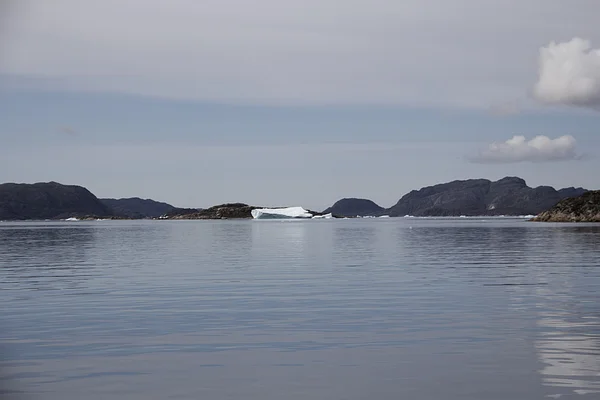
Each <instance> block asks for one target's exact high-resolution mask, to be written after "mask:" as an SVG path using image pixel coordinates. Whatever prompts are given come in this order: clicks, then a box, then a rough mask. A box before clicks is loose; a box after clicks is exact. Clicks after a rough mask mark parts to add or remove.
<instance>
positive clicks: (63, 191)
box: [0, 182, 112, 220]
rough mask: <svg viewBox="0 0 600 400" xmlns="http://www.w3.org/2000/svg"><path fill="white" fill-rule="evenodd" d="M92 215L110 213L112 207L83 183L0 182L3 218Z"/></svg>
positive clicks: (54, 217)
mask: <svg viewBox="0 0 600 400" xmlns="http://www.w3.org/2000/svg"><path fill="white" fill-rule="evenodd" d="M89 215H94V216H98V217H110V216H112V211H111V210H110V209H109V208H108V207H107V206H106V205H104V204H102V202H101V201H100V200H98V198H97V197H96V196H94V195H93V194H92V193H91V192H90V191H89V190H87V189H86V188H84V187H81V186H73V185H62V184H60V183H56V182H47V183H34V184H25V183H20V184H19V183H4V184H0V220H43V219H65V218H71V217H77V218H80V217H85V216H89Z"/></svg>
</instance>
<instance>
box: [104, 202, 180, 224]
mask: <svg viewBox="0 0 600 400" xmlns="http://www.w3.org/2000/svg"><path fill="white" fill-rule="evenodd" d="M100 201H101V202H102V204H104V205H105V206H107V207H108V208H109V209H111V210H112V212H113V214H114V215H117V216H120V217H126V218H132V219H138V218H158V217H160V216H161V215H165V214H167V213H170V212H171V211H173V210H174V209H175V207H173V206H172V205H170V204H167V203H161V202H158V201H154V200H150V199H140V198H139V197H131V198H126V199H100Z"/></svg>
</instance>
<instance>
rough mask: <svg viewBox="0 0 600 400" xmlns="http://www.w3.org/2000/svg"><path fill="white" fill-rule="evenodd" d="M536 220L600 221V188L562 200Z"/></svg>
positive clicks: (535, 219)
mask: <svg viewBox="0 0 600 400" xmlns="http://www.w3.org/2000/svg"><path fill="white" fill-rule="evenodd" d="M532 221H536V222H600V190H594V191H589V192H587V193H584V194H583V195H581V196H578V197H572V198H568V199H564V200H561V201H560V202H558V204H556V205H555V206H554V207H552V208H550V209H549V210H548V211H544V212H542V213H540V214H539V215H537V216H536V217H535V218H533V219H532Z"/></svg>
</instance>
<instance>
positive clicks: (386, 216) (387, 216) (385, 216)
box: [379, 215, 390, 218]
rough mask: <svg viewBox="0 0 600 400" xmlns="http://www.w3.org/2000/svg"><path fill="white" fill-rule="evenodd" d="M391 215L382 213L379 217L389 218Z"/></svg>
mask: <svg viewBox="0 0 600 400" xmlns="http://www.w3.org/2000/svg"><path fill="white" fill-rule="evenodd" d="M389 217H390V216H389V215H380V216H379V218H389Z"/></svg>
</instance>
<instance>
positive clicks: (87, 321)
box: [0, 218, 600, 400]
mask: <svg viewBox="0 0 600 400" xmlns="http://www.w3.org/2000/svg"><path fill="white" fill-rule="evenodd" d="M0 289H1V290H0V301H1V302H2V313H1V315H0V323H1V325H0V349H1V356H2V359H1V362H0V375H1V379H2V380H1V381H0V382H1V390H2V393H1V394H2V395H1V396H0V397H2V398H3V399H4V398H6V399H13V398H15V399H34V400H35V399H60V400H70V399H94V400H95V399H109V398H123V399H256V400H258V399H260V400H275V399H277V400H279V399H303V400H304V399H357V400H358V399H416V400H420V399H446V400H447V399H450V400H455V399H456V400H459V399H460V400H465V399H474V400H475V399H477V400H481V399H503V400H504V399H543V398H561V399H588V398H589V399H598V398H600V226H597V225H596V226H594V225H568V224H567V225H552V224H538V223H530V222H526V221H523V220H510V219H499V220H498V219H496V220H485V221H482V220H476V219H473V220H472V219H462V220H459V219H454V220H452V219H442V220H436V219H432V220H421V219H404V218H400V219H391V218H390V219H367V220H320V221H214V222H213V221H147V222H127V221H113V222H109V221H103V222H89V223H88V222H74V223H69V222H62V223H20V224H13V223H0Z"/></svg>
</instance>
